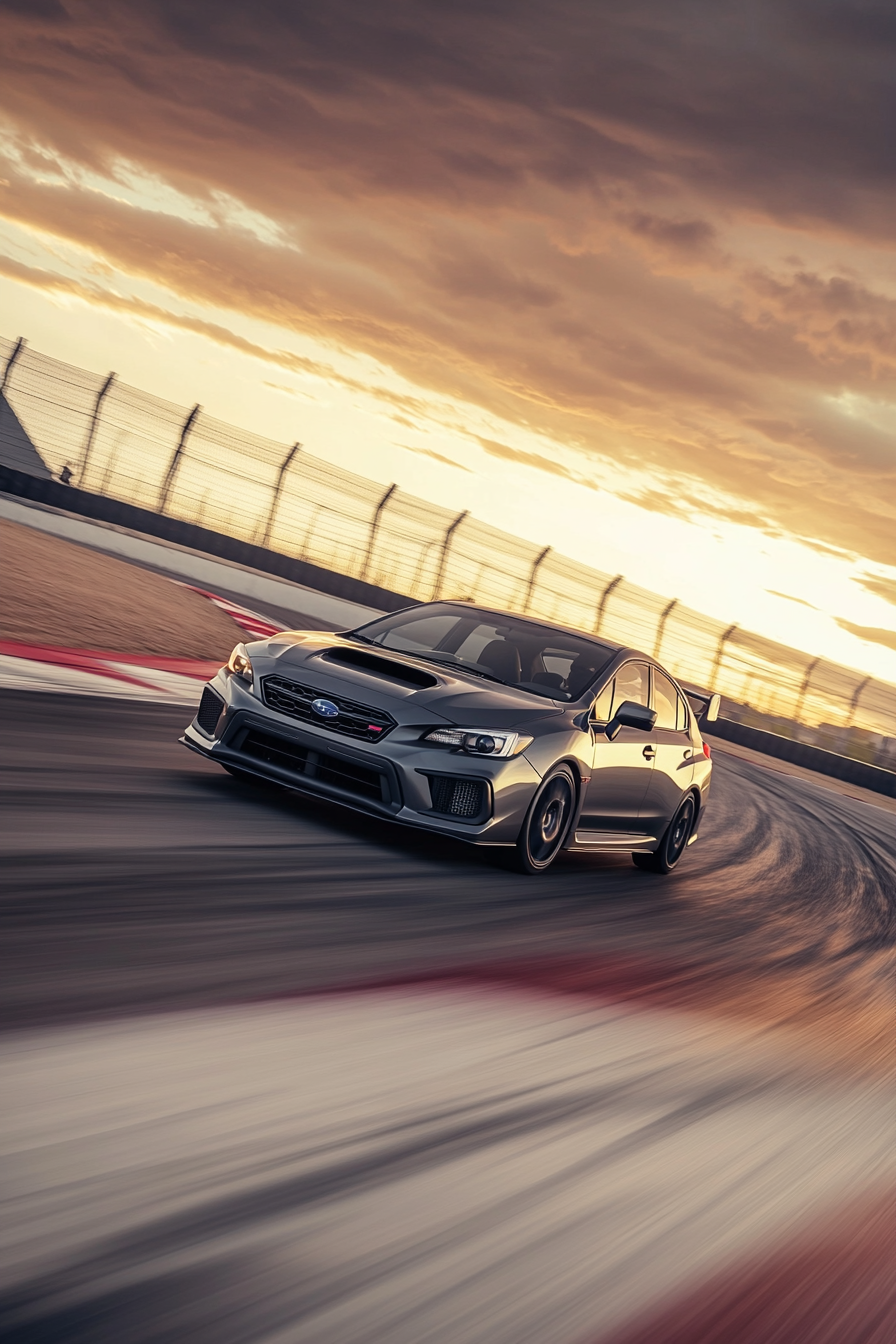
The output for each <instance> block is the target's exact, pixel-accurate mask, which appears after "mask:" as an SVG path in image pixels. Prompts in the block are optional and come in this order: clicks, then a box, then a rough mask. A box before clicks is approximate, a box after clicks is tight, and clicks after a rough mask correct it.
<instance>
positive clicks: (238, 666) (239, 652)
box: [227, 644, 253, 686]
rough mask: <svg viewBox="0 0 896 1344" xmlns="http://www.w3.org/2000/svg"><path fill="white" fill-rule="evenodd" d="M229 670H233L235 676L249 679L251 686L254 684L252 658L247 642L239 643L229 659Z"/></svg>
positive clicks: (245, 679)
mask: <svg viewBox="0 0 896 1344" xmlns="http://www.w3.org/2000/svg"><path fill="white" fill-rule="evenodd" d="M227 671H228V672H232V673H233V675H234V676H235V677H239V678H240V679H241V680H242V681H247V682H248V683H249V685H250V686H251V685H252V681H253V674H252V660H251V659H250V657H249V651H248V649H247V648H246V646H245V644H237V646H236V648H235V649H234V651H233V653H232V654H231V655H230V657H229V659H228V660H227Z"/></svg>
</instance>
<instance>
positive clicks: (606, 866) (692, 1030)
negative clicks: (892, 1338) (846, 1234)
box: [0, 691, 896, 1344]
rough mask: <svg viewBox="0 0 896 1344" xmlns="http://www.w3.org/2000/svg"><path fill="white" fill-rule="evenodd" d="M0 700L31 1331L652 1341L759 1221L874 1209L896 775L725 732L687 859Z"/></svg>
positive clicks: (22, 1262)
mask: <svg viewBox="0 0 896 1344" xmlns="http://www.w3.org/2000/svg"><path fill="white" fill-rule="evenodd" d="M0 713H2V717H3V723H4V741H5V751H4V760H3V795H4V796H3V813H4V826H3V850H4V871H5V880H4V883H3V889H2V896H0V901H2V907H0V908H2V913H3V922H4V942H5V953H4V963H5V972H4V975H3V979H2V994H3V1000H4V1003H3V1010H4V1011H3V1021H4V1026H5V1030H4V1034H3V1036H2V1037H0V1066H2V1068H3V1071H4V1075H5V1076H6V1079H7V1082H6V1084H5V1085H4V1087H5V1094H6V1096H7V1098H11V1099H12V1102H11V1105H10V1106H9V1108H8V1115H7V1120H6V1122H5V1129H4V1136H3V1155H4V1158H5V1159H7V1161H8V1169H9V1171H10V1176H9V1179H8V1181H7V1183H6V1184H5V1186H4V1191H3V1195H2V1201H3V1202H2V1205H0V1208H2V1210H3V1213H4V1217H3V1219H2V1222H3V1224H4V1225H5V1227H6V1229H7V1231H6V1233H5V1234H4V1237H5V1242H4V1254H5V1256H6V1258H7V1261H8V1263H9V1264H10V1265H11V1267H12V1272H11V1274H10V1275H9V1276H8V1277H7V1279H6V1283H7V1286H6V1288H5V1289H4V1291H3V1293H2V1295H0V1329H2V1331H3V1334H4V1337H5V1338H8V1339H9V1340H11V1341H12V1340H15V1341H22V1344H24V1342H25V1341H28V1344H35V1342H36V1341H55V1340H60V1341H62V1340H65V1341H66V1342H67V1344H81V1341H84V1344H87V1341H91V1344H94V1342H96V1341H98V1342H99V1344H106V1341H109V1342H110V1344H111V1341H113V1340H114V1341H117V1342H123V1344H144V1342H145V1344H155V1342H156V1341H163V1340H164V1341H179V1340H181V1339H189V1340H191V1341H199V1342H200V1344H206V1342H207V1344H243V1342H244V1341H246V1342H248V1341H254V1340H265V1341H268V1340H269V1341H271V1342H272V1344H274V1341H276V1342H277V1344H280V1341H284V1344H285V1341H293V1340H295V1341H301V1344H305V1342H306V1341H314V1342H315V1344H318V1341H319V1342H320V1344H351V1341H359V1342H360V1341H365V1342H366V1341H378V1342H379V1341H384V1342H385V1341H399V1342H401V1341H407V1342H408V1344H412V1342H413V1341H417V1340H424V1339H425V1340H427V1341H429V1340H433V1341H445V1344H449V1341H450V1342H451V1344H454V1341H466V1340H471V1341H473V1340H476V1341H479V1340H482V1341H485V1340H488V1341H489V1344H496V1342H500V1341H506V1344H518V1342H519V1341H528V1340H532V1341H536V1340H538V1341H548V1340H550V1341H551V1344H564V1342H565V1341H567V1340H568V1341H570V1344H574V1342H575V1341H579V1340H582V1341H584V1340H593V1341H597V1340H601V1341H603V1340H609V1339H614V1340H615V1339H617V1338H623V1337H624V1338H626V1339H628V1338H632V1339H641V1338H643V1339H645V1340H646V1339H648V1338H651V1339H653V1338H657V1339H658V1338H660V1337H661V1336H660V1335H650V1333H649V1329H648V1326H646V1325H645V1326H644V1329H645V1330H646V1331H647V1333H644V1334H638V1333H637V1329H640V1328H641V1327H640V1326H638V1322H639V1321H640V1320H641V1316H642V1315H643V1316H644V1319H645V1320H647V1319H648V1318H649V1317H650V1314H651V1312H653V1313H654V1314H655V1313H656V1312H657V1311H659V1312H661V1313H662V1311H663V1310H665V1307H664V1303H666V1302H667V1301H672V1300H674V1301H675V1303H677V1304H678V1305H677V1307H676V1310H679V1311H681V1310H684V1308H683V1307H682V1306H681V1303H682V1301H683V1300H684V1297H686V1296H687V1294H688V1293H690V1292H694V1291H698V1290H699V1289H700V1285H701V1284H706V1283H710V1282H712V1283H714V1284H716V1285H718V1284H719V1283H721V1284H722V1285H723V1286H722V1288H719V1287H718V1286H717V1287H716V1289H714V1290H713V1291H714V1292H715V1293H716V1295H717V1296H718V1295H719V1294H721V1295H722V1296H724V1291H726V1290H725V1289H724V1283H725V1281H726V1280H725V1275H731V1274H732V1273H735V1272H736V1277H737V1276H739V1278H738V1281H739V1282H740V1281H742V1280H743V1277H744V1275H747V1274H748V1270H749V1272H750V1273H754V1272H755V1273H758V1272H759V1271H758V1270H756V1268H755V1266H756V1264H758V1261H756V1255H757V1254H758V1251H757V1248H758V1247H766V1248H768V1247H774V1246H776V1245H778V1244H779V1243H780V1244H783V1245H786V1246H792V1245H794V1244H795V1242H796V1243H799V1244H800V1245H802V1244H803V1241H804V1240H805V1238H806V1237H811V1235H813V1229H818V1228H819V1227H821V1228H823V1227H825V1226H827V1225H828V1224H831V1225H835V1224H837V1223H838V1222H842V1221H843V1219H847V1220H848V1218H849V1217H853V1218H856V1219H858V1220H859V1223H858V1225H860V1226H861V1228H862V1229H863V1234H864V1235H869V1233H868V1229H869V1228H870V1229H871V1230H872V1233H873V1237H872V1240H873V1242H874V1245H875V1246H877V1247H878V1249H879V1248H880V1246H881V1244H882V1243H881V1240H880V1236H878V1234H877V1232H875V1231H874V1229H875V1228H878V1227H886V1226H890V1227H892V1223H891V1222H889V1221H886V1220H888V1219H891V1218H892V1205H889V1204H888V1205H887V1206H886V1209H885V1210H884V1211H882V1210H881V1207H879V1205H877V1204H874V1203H873V1201H874V1200H879V1199H881V1198H883V1197H884V1196H885V1195H887V1192H890V1191H892V1190H893V1189H894V1187H896V1159H894V1154H893V1138H894V1128H893V1116H894V1091H893V1083H892V1076H891V1071H890V1070H891V1065H892V1029H893V1016H892V1011H893V943H894V935H896V824H894V815H893V813H892V812H891V811H889V810H887V809H886V808H885V807H883V806H882V807H876V806H873V805H869V804H868V803H866V802H864V801H858V800H856V799H853V798H851V797H849V796H845V795H843V794H841V793H838V792H835V791H833V790H831V789H828V788H827V787H825V785H824V784H822V783H815V782H814V781H805V780H802V779H799V778H795V777H793V776H787V775H784V774H781V773H779V772H777V771H775V770H773V769H769V768H765V767H764V766H762V765H759V764H754V763H752V762H749V761H746V760H742V759H738V758H737V757H735V756H733V755H728V754H726V753H722V752H719V753H717V755H716V761H717V767H716V771H715V775H714V781H713V796H712V804H711V809H710V811H709V813H708V815H707V817H706V819H705V820H704V823H703V825H702V827H701V839H700V841H699V843H698V844H697V845H696V846H694V847H693V848H692V849H691V850H690V851H689V852H688V854H687V855H686V856H685V858H684V860H683V861H682V864H681V867H680V868H679V869H678V870H677V871H676V872H675V873H674V874H673V875H671V876H670V877H668V878H660V877H656V876H654V875H651V874H647V873H642V872H640V871H638V870H637V869H635V868H634V867H633V866H632V865H631V862H630V860H629V859H628V858H627V857H625V858H623V857H622V856H608V857H600V856H592V855H584V856H582V855H568V856H563V857H561V859H560V860H559V861H558V862H557V864H556V865H555V866H554V867H553V868H552V869H551V870H550V871H549V872H548V873H547V874H545V875H544V876H542V877H539V878H527V877H523V876H517V875H514V874H512V873H510V872H508V871H505V870H504V869H503V868H502V867H501V866H500V863H499V861H498V859H497V857H496V856H495V855H494V854H492V853H489V852H487V851H477V850H475V849H468V848H465V847H463V846H461V845H459V844H455V843H453V842H449V841H445V842H442V841H433V840H432V839H431V838H430V837H426V836H423V835H419V834H416V833H414V832H413V831H410V830H405V829H402V828H398V827H387V826H384V825H382V824H381V823H379V822H373V821H370V820H368V819H365V818H363V817H361V816H358V815H355V814H352V813H350V812H347V811H342V810H340V809H338V808H335V807H331V806H328V805H324V804H321V803H317V802H309V801H308V800H304V799H302V798H299V797H298V796H296V795H289V794H286V793H284V792H279V791H276V790H264V789H255V788H252V787H249V786H246V785H244V784H241V783H239V782H237V781H236V780H234V779H232V778H231V777H229V776H228V775H226V774H225V773H224V772H223V771H220V770H219V769H218V768H217V767H214V766H211V765H209V764H208V763H206V762H204V761H202V760H201V759H199V758H197V757H196V756H194V755H191V754H189V753H188V752H187V751H185V750H184V748H183V747H181V746H180V745H179V744H178V742H177V737H178V735H179V734H180V732H181V731H182V729H183V726H184V724H185V722H186V721H187V720H188V719H189V717H190V711H189V710H186V709H182V708H176V707H169V706H161V705H152V706H142V705H140V704H136V703H133V702H122V701H111V700H100V699H90V698H87V697H77V696H66V695H44V694H38V693H27V692H13V691H9V692H2V693H0ZM867 1200H871V1201H872V1205H869V1206H868V1208H865V1206H864V1205H863V1204H862V1201H867ZM857 1209H858V1210H859V1212H856V1210H857ZM850 1210H852V1212H849V1211H850ZM881 1219H884V1220H885V1221H884V1222H881V1221H880V1220H881ZM875 1220H877V1221H875ZM844 1225H845V1224H844ZM881 1235H883V1234H881ZM801 1238H802V1239H803V1241H801V1240H800V1239H801ZM813 1245H814V1243H813ZM807 1254H808V1252H807ZM812 1255H815V1261H817V1262H818V1264H822V1262H823V1258H824V1257H823V1248H822V1250H818V1248H817V1247H816V1249H815V1250H814V1251H812ZM819 1257H821V1259H819ZM809 1258H810V1260H811V1259H812V1256H811V1255H810V1256H809ZM779 1261H780V1257H779ZM815 1261H812V1263H813V1264H814V1263H815ZM837 1263H838V1265H842V1257H840V1258H838V1260H837ZM874 1263H875V1262H874V1254H873V1248H872V1251H870V1252H869V1253H868V1254H867V1255H866V1256H865V1257H864V1260H863V1269H862V1273H864V1274H866V1275H870V1276H871V1280H872V1281H870V1282H869V1284H866V1285H865V1289H864V1290H863V1292H864V1299H863V1300H865V1301H866V1303H867V1302H870V1303H871V1306H870V1307H869V1311H871V1316H872V1317H873V1319H874V1320H876V1321H877V1323H878V1328H879V1329H882V1330H884V1331H888V1330H889V1328H890V1325H891V1324H892V1321H893V1319H894V1318H893V1315H892V1306H893V1304H892V1300H891V1299H888V1301H889V1302H890V1306H889V1307H887V1305H886V1303H884V1305H883V1306H881V1305H880V1302H882V1301H883V1299H882V1298H881V1299H880V1301H878V1298H877V1297H875V1294H876V1293H877V1294H878V1297H879V1295H880V1293H881V1292H883V1291H884V1290H883V1289H882V1288H881V1287H880V1283H881V1282H882V1281H883V1280H881V1279H880V1275H878V1277H877V1278H874V1274H875V1273H877V1271H876V1270H875V1269H874ZM750 1266H752V1268H750ZM794 1272H795V1271H794ZM818 1273H820V1274H822V1277H823V1278H824V1279H825V1282H826V1283H827V1284H828V1285H830V1282H831V1271H830V1269H829V1268H828V1269H827V1270H824V1271H821V1270H819V1271H818ZM719 1276H721V1278H720V1277H719ZM884 1279H886V1280H887V1282H888V1281H889V1279H888V1274H887V1271H886V1268H885V1267H884ZM786 1288H787V1285H786V1284H785V1289H786ZM782 1291H784V1290H782ZM887 1291H889V1289H887ZM682 1295H684V1297H683V1296H682ZM784 1295H785V1296H787V1293H786V1292H785V1294H784ZM850 1295H851V1300H852V1301H853V1305H854V1302H855V1284H852V1285H851V1287H849V1289H848V1291H847V1289H846V1288H844V1290H843V1296H844V1299H845V1298H846V1297H850ZM792 1296H793V1295H792V1294H791V1295H790V1297H791V1298H792ZM701 1300H702V1299H701ZM788 1300H790V1299H788ZM757 1310H758V1308H757ZM888 1310H889V1311H890V1313H891V1314H890V1315H889V1316H887V1314H886V1313H887V1311H888ZM875 1313H876V1314H875ZM800 1319H801V1320H802V1321H803V1324H802V1326H801V1327H800V1328H802V1329H803V1330H804V1331H805V1320H804V1318H800ZM838 1319H839V1318H838V1317H837V1315H836V1311H835V1310H834V1308H833V1307H831V1306H830V1304H829V1309H828V1312H827V1316H826V1320H828V1321H829V1322H833V1325H834V1326H835V1327H836V1326H837V1321H838ZM869 1319H870V1318H869ZM648 1325H649V1321H648ZM866 1325H867V1322H866ZM636 1327H637V1329H636ZM837 1328H839V1330H840V1333H839V1335H832V1336H831V1338H832V1339H833V1338H838V1339H839V1340H840V1341H841V1342H842V1344H847V1341H849V1340H850V1339H852V1338H855V1339H858V1338H859V1335H858V1334H855V1335H854V1336H853V1335H851V1334H850V1333H849V1330H848V1329H847V1328H846V1327H844V1326H843V1323H842V1321H841V1322H840V1326H839V1327H837ZM863 1328H865V1327H864V1326H863ZM683 1329H684V1333H681V1334H680V1335H676V1334H675V1331H674V1330H673V1329H672V1328H671V1327H669V1328H667V1329H666V1330H665V1332H664V1336H665V1338H666V1339H668V1340H673V1339H678V1338H679V1337H680V1338H681V1339H683V1340H691V1339H693V1340H697V1339H698V1338H699V1339H704V1338H705V1339H707V1340H708V1339H710V1338H713V1339H715V1338H716V1337H718V1338H722V1337H723V1336H722V1335H718V1336H716V1335H712V1333H711V1331H710V1332H709V1333H704V1334H702V1335H701V1334H700V1333H699V1331H698V1330H697V1329H696V1327H694V1326H693V1322H692V1324H691V1326H685V1327H683ZM738 1329H739V1327H738V1324H737V1321H734V1322H732V1321H729V1323H728V1326H727V1327H726V1331H725V1333H724V1337H725V1338H726V1339H728V1340H731V1341H737V1340H740V1339H745V1340H746V1339H748V1338H749V1339H751V1340H752V1339H754V1338H763V1339H769V1340H770V1339H773V1338H777V1337H778V1336H776V1335H775V1334H774V1332H773V1331H771V1330H770V1329H765V1330H764V1333H762V1332H761V1331H762V1327H756V1329H758V1330H760V1333H759V1334H756V1333H754V1334H752V1335H750V1334H749V1333H746V1332H744V1331H746V1327H744V1331H742V1332H741V1333H738ZM631 1330H635V1334H633V1335H632V1334H630V1333H628V1334H627V1333H626V1332H627V1331H628V1332H630V1331H631ZM786 1337H789V1338H791V1339H792V1338H797V1337H799V1338H803V1339H807V1340H808V1339H812V1340H815V1339H816V1338H817V1339H819V1340H820V1339H822V1338H827V1336H826V1335H822V1334H821V1333H818V1334H817V1335H816V1334H806V1333H804V1334H803V1335H794V1334H793V1333H791V1334H790V1336H786V1335H781V1338H782V1339H783V1338H786ZM887 1337H888V1335H887V1334H886V1333H882V1334H880V1335H879V1336H878V1335H877V1334H875V1333H873V1331H872V1333H867V1331H866V1333H865V1334H862V1335H861V1338H862V1339H868V1340H876V1339H877V1338H880V1339H881V1340H883V1339H884V1338H887Z"/></svg>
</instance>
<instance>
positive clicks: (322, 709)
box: [311, 700, 339, 719]
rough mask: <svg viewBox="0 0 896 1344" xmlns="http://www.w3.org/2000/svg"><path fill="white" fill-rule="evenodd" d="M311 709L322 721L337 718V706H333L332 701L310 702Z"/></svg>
mask: <svg viewBox="0 0 896 1344" xmlns="http://www.w3.org/2000/svg"><path fill="white" fill-rule="evenodd" d="M311 708H312V709H313V710H314V712H315V714H319V715H320V716H321V718H322V719H335V718H337V717H338V716H339V706H338V705H334V704H333V701H332V700H312V701H311Z"/></svg>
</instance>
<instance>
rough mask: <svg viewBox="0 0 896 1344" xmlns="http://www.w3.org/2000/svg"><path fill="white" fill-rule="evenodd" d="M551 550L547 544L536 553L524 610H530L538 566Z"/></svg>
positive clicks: (530, 572)
mask: <svg viewBox="0 0 896 1344" xmlns="http://www.w3.org/2000/svg"><path fill="white" fill-rule="evenodd" d="M550 551H551V548H550V546H545V548H544V550H543V551H541V552H539V554H538V555H536V557H535V560H534V561H533V563H532V568H531V569H530V570H529V583H528V586H527V588H526V596H525V598H524V600H523V611H526V612H528V610H529V606H530V604H531V602H532V589H533V588H534V587H535V575H536V574H537V573H538V568H539V566H540V565H541V562H542V561H543V560H546V559H547V557H548V556H549V555H550Z"/></svg>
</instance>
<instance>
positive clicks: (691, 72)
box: [0, 0, 896, 681]
mask: <svg viewBox="0 0 896 1344" xmlns="http://www.w3.org/2000/svg"><path fill="white" fill-rule="evenodd" d="M0 103H2V123H0V334H3V335H5V336H7V337H16V336H19V335H23V336H25V337H27V339H28V341H29V343H30V344H31V345H32V346H34V347H35V348H36V349H38V350H41V351H44V352H45V353H48V354H52V355H56V356H58V357H60V358H62V359H66V360H69V361H70V362H72V363H75V364H79V365H83V366H85V367H89V368H91V369H94V370H96V371H97V372H106V371H107V370H110V369H115V370H116V371H117V372H118V374H119V376H120V377H121V378H122V379H124V380H125V381H127V382H130V383H133V384H135V385H137V386H140V387H145V388H147V389H149V390H151V391H153V392H156V393H158V394H160V395H162V396H164V397H168V398H171V399H172V400H175V401H179V402H182V403H185V404H192V403H194V402H196V401H199V402H201V403H202V404H203V405H204V406H205V407H206V408H207V409H208V410H209V411H210V412H211V413H212V414H214V415H217V416H219V417H221V418H222V419H225V420H232V421H234V422H236V423H238V424H241V425H244V426H246V427H248V428H252V429H255V430H257V431H259V432H260V433H263V434H267V435H270V436H271V437H274V438H278V439H282V440H283V441H285V442H291V441H293V440H295V439H301V440H302V442H303V443H304V444H305V445H306V447H307V448H308V450H309V451H310V452H312V453H315V454H316V455H318V456H320V457H324V458H326V459H328V460H330V461H334V462H337V463H341V464H343V465H345V466H346V467H350V468H351V469H352V470H354V471H358V472H361V473H364V474H366V475H368V476H371V477H374V478H375V479H377V480H381V481H383V482H386V483H388V482H391V481H397V482H399V484H400V485H401V486H402V487H403V488H404V489H406V490H408V491H411V492H412V493H416V494H418V495H421V496H423V497H424V498H428V499H433V500H436V501H437V502H439V503H443V504H446V505H448V506H450V507H453V508H457V509H463V508H469V509H470V510H471V511H472V512H473V513H474V514H476V515H477V516H479V517H480V518H483V519H484V520H486V521H488V522H491V523H494V524H496V525H497V526H499V527H503V528H505V529H506V530H508V531H511V532H515V533H518V534H519V535H523V536H526V537H528V538H530V539H532V540H533V541H536V542H540V543H543V544H548V543H550V544H552V545H553V546H555V547H556V549H558V550H560V551H563V552H564V553H566V554H568V555H571V556H574V557H575V558H577V559H580V560H583V561H585V562H586V563H589V564H592V565H594V566H595V567H597V568H599V569H601V570H604V571H610V572H613V573H616V572H624V573H625V574H626V575H627V576H628V577H630V578H631V579H632V580H634V581H636V582H638V583H641V584H643V585H644V586H646V587H649V588H652V589H655V590H657V591H659V592H661V593H664V594H668V595H669V596H670V597H672V596H677V597H679V598H680V599H682V600H683V601H685V602H687V603H688V604H689V605H691V606H693V607H696V608H698V609H699V610H703V611H706V612H708V613H710V614H712V615H714V616H718V617H719V618H721V619H724V620H731V621H738V622H740V623H741V624H743V625H745V626H749V627H751V628H753V629H756V630H759V631H760V632H762V633H765V634H767V635H770V636H771V637H773V638H776V639H779V640H781V641H782V642H784V643H788V644H793V645H795V646H797V647H799V648H802V649H805V650H807V651H808V652H810V653H812V654H813V655H814V654H821V655H823V656H825V657H828V658H832V659H834V660H836V661H839V662H843V663H846V664H847V665H850V666H853V667H857V668H860V669H862V670H864V671H867V672H871V673H873V674H875V675H877V676H881V677H884V678H886V679H888V680H891V681H896V633H894V626H896V131H894V128H896V6H894V4H893V0H853V3H839V2H838V0H774V3H772V2H771V0H769V2H768V3H766V0H749V3H743V0H740V3H737V4H735V3H729V2H728V0H693V2H692V3H680V4H670V3H669V0H650V2H648V3H643V2H642V0H631V2H630V3H628V4H626V5H619V4H618V3H616V4H609V3H605V2H604V0H552V3H550V4H547V3H533V2H532V0H491V2H490V0H479V2H478V3H475V4H472V3H465V2H464V0H460V2H459V0H452V2H451V3H448V2H445V3H427V0H417V2H416V3H411V0H374V3H371V0H367V3H363V4H362V3H360V0H329V2H328V3H326V4H322V5H321V4H314V5H312V4H308V3H304V0H292V2H290V0H255V3H253V4H251V5H249V4H242V5H239V4H235V3H232V0H215V2H214V3H212V2H211V0H199V2H197V3H188V2H187V0H180V3H175V0H170V2H169V3H165V2H164V0H140V3H139V4H138V3H129V2H128V0H116V2H115V3H111V2H110V3H91V2H90V0H84V2H83V3H82V2H81V0H0Z"/></svg>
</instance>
